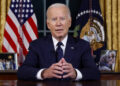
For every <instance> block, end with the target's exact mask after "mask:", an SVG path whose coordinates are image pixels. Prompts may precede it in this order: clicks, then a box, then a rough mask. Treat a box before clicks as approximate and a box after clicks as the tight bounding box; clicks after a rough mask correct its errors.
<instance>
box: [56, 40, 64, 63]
mask: <svg viewBox="0 0 120 86" xmlns="http://www.w3.org/2000/svg"><path fill="white" fill-rule="evenodd" d="M61 45H63V43H62V42H58V43H57V46H58V47H57V49H56V53H57V61H59V60H60V59H61V58H63V50H62V48H61Z"/></svg>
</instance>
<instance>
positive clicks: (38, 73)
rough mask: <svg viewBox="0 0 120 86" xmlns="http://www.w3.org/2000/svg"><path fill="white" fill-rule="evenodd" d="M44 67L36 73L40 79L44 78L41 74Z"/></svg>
mask: <svg viewBox="0 0 120 86" xmlns="http://www.w3.org/2000/svg"><path fill="white" fill-rule="evenodd" d="M43 70H44V69H40V70H39V71H38V72H37V75H36V78H37V79H38V80H43V78H42V76H41V73H42V72H43Z"/></svg>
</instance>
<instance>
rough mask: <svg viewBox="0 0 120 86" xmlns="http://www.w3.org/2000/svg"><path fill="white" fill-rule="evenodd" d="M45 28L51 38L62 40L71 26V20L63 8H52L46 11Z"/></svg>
mask: <svg viewBox="0 0 120 86" xmlns="http://www.w3.org/2000/svg"><path fill="white" fill-rule="evenodd" d="M47 26H48V28H49V30H50V31H51V34H52V36H54V37H55V38H56V39H58V40H59V39H63V38H64V37H65V36H66V35H67V33H68V30H69V28H70V26H71V18H70V16H69V15H68V11H67V8H65V7H52V8H50V9H49V10H48V15H47Z"/></svg>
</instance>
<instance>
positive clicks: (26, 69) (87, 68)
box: [18, 3, 100, 80]
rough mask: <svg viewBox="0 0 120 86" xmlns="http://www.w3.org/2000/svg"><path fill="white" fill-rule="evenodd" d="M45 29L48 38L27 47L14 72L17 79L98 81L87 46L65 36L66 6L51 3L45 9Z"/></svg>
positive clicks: (96, 70)
mask: <svg viewBox="0 0 120 86" xmlns="http://www.w3.org/2000/svg"><path fill="white" fill-rule="evenodd" d="M47 26H48V28H49V30H50V31H51V35H50V36H46V37H43V38H39V39H37V40H35V41H33V42H32V43H31V44H30V47H29V53H28V55H27V56H26V59H25V61H24V63H23V65H22V66H21V67H20V68H19V69H18V79H23V80H48V79H56V80H95V79H99V78H100V74H99V71H98V69H97V67H96V65H95V63H94V60H93V58H92V56H91V48H90V46H89V43H88V42H86V41H84V40H82V39H76V38H73V37H72V36H69V35H68V30H69V28H70V26H71V15H70V10H69V8H68V7H67V6H66V5H64V4H60V3H55V4H52V5H51V6H50V7H49V8H48V10H47Z"/></svg>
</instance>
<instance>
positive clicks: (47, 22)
mask: <svg viewBox="0 0 120 86" xmlns="http://www.w3.org/2000/svg"><path fill="white" fill-rule="evenodd" d="M46 24H47V27H48V29H49V27H50V26H49V20H48V19H47V21H46Z"/></svg>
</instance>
